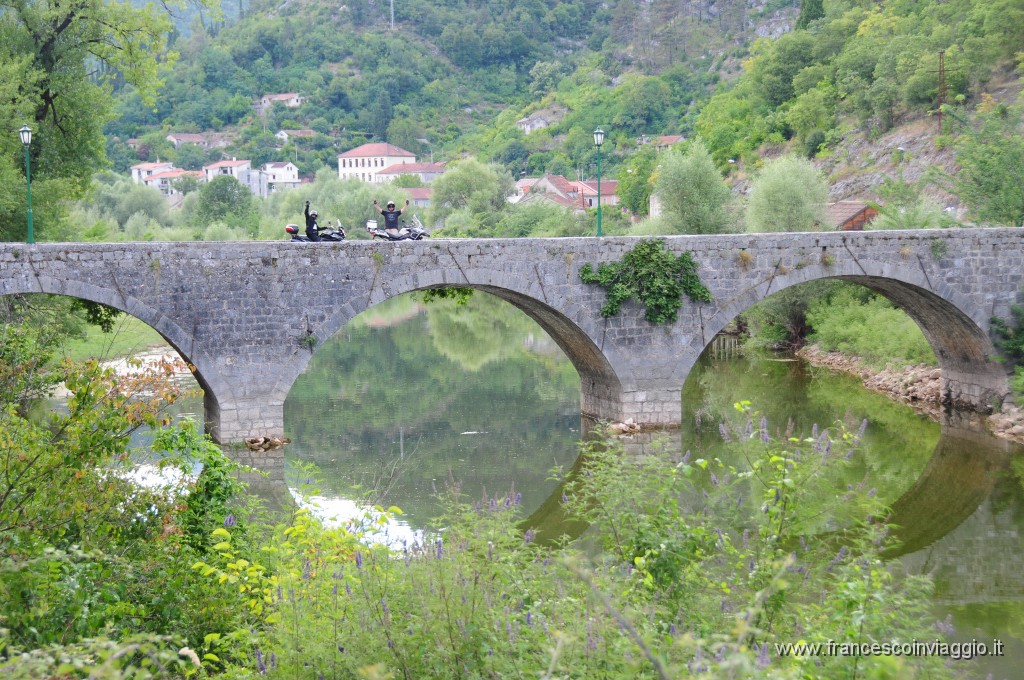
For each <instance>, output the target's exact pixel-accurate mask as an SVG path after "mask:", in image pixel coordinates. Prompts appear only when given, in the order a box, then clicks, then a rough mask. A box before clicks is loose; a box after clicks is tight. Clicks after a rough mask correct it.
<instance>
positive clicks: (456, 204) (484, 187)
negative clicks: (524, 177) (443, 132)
mask: <svg viewBox="0 0 1024 680" xmlns="http://www.w3.org/2000/svg"><path fill="white" fill-rule="evenodd" d="M433 187H434V193H433V196H432V198H431V202H430V221H431V222H432V223H435V224H436V223H438V222H443V221H444V220H445V219H446V218H447V217H448V216H449V215H450V214H451V213H452V212H454V211H456V210H460V209H468V210H469V212H470V213H471V214H472V215H474V216H478V217H477V219H478V220H479V221H480V223H481V224H487V225H493V224H494V222H496V221H497V219H498V217H500V213H501V212H502V211H503V210H504V209H505V207H506V206H507V205H508V203H507V201H506V198H508V196H510V195H512V192H513V191H514V190H515V183H514V182H513V181H512V176H511V175H509V174H508V171H507V170H505V169H504V168H502V167H501V166H500V165H497V164H494V163H488V164H486V165H485V164H483V163H481V162H480V161H478V160H475V159H472V158H469V159H466V160H463V161H459V162H458V163H457V164H455V165H454V166H453V167H452V168H451V169H450V170H448V171H446V172H445V173H444V174H443V175H441V176H440V177H438V178H437V179H436V180H434V184H433Z"/></svg>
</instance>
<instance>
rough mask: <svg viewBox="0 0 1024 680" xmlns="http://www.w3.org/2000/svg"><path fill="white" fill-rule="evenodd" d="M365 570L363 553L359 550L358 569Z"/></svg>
mask: <svg viewBox="0 0 1024 680" xmlns="http://www.w3.org/2000/svg"><path fill="white" fill-rule="evenodd" d="M362 568H363V553H362V552H361V551H359V550H357V551H356V569H362Z"/></svg>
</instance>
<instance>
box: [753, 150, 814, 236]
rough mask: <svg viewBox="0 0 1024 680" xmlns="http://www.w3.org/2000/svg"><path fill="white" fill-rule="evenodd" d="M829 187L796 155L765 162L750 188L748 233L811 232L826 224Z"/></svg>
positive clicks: (812, 167)
mask: <svg viewBox="0 0 1024 680" xmlns="http://www.w3.org/2000/svg"><path fill="white" fill-rule="evenodd" d="M827 201H828V185H827V184H826V183H825V178H824V177H823V176H822V175H821V173H820V172H819V171H818V170H817V168H815V167H814V165H813V164H812V163H811V162H810V161H808V160H806V159H804V158H798V157H796V156H781V157H779V158H776V159H774V160H771V161H768V162H767V163H765V166H764V168H763V169H762V170H761V172H760V173H759V174H758V176H757V178H756V179H755V180H754V184H753V186H752V187H751V189H750V202H749V203H748V204H747V231H750V232H754V233H758V232H772V231H813V230H814V229H816V228H819V227H820V226H821V225H824V224H827V222H828V212H827V211H826V209H825V204H826V202H827Z"/></svg>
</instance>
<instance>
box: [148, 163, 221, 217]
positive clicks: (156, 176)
mask: <svg viewBox="0 0 1024 680" xmlns="http://www.w3.org/2000/svg"><path fill="white" fill-rule="evenodd" d="M183 177H194V178H196V180H197V181H199V182H202V181H203V180H204V179H205V178H206V176H205V175H204V174H203V172H202V170H184V169H182V168H172V169H170V170H164V171H163V172H157V173H153V174H152V175H149V176H148V177H146V178H145V179H143V180H142V183H143V184H145V185H146V186H147V187H153V188H154V189H156V190H157V191H159V192H160V193H162V194H163V195H164V196H166V197H167V201H168V203H170V204H171V207H175V206H177V204H179V203H181V201H182V199H183V198H184V197H185V195H184V194H183V193H182V192H180V191H178V189H177V187H176V186H175V184H176V180H179V179H181V178H183Z"/></svg>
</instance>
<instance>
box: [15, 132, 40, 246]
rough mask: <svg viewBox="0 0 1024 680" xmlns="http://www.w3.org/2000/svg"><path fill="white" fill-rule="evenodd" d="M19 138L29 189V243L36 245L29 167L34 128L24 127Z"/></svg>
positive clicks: (19, 133)
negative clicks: (23, 154) (29, 152)
mask: <svg viewBox="0 0 1024 680" xmlns="http://www.w3.org/2000/svg"><path fill="white" fill-rule="evenodd" d="M18 136H19V137H21V145H22V146H24V147H25V183H26V186H27V187H28V242H29V243H35V242H36V235H35V232H34V231H33V230H32V172H31V170H30V167H29V157H28V156H29V154H28V150H29V147H30V146H31V145H32V128H30V127H29V126H28V125H22V126H21V129H20V130H18Z"/></svg>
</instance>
